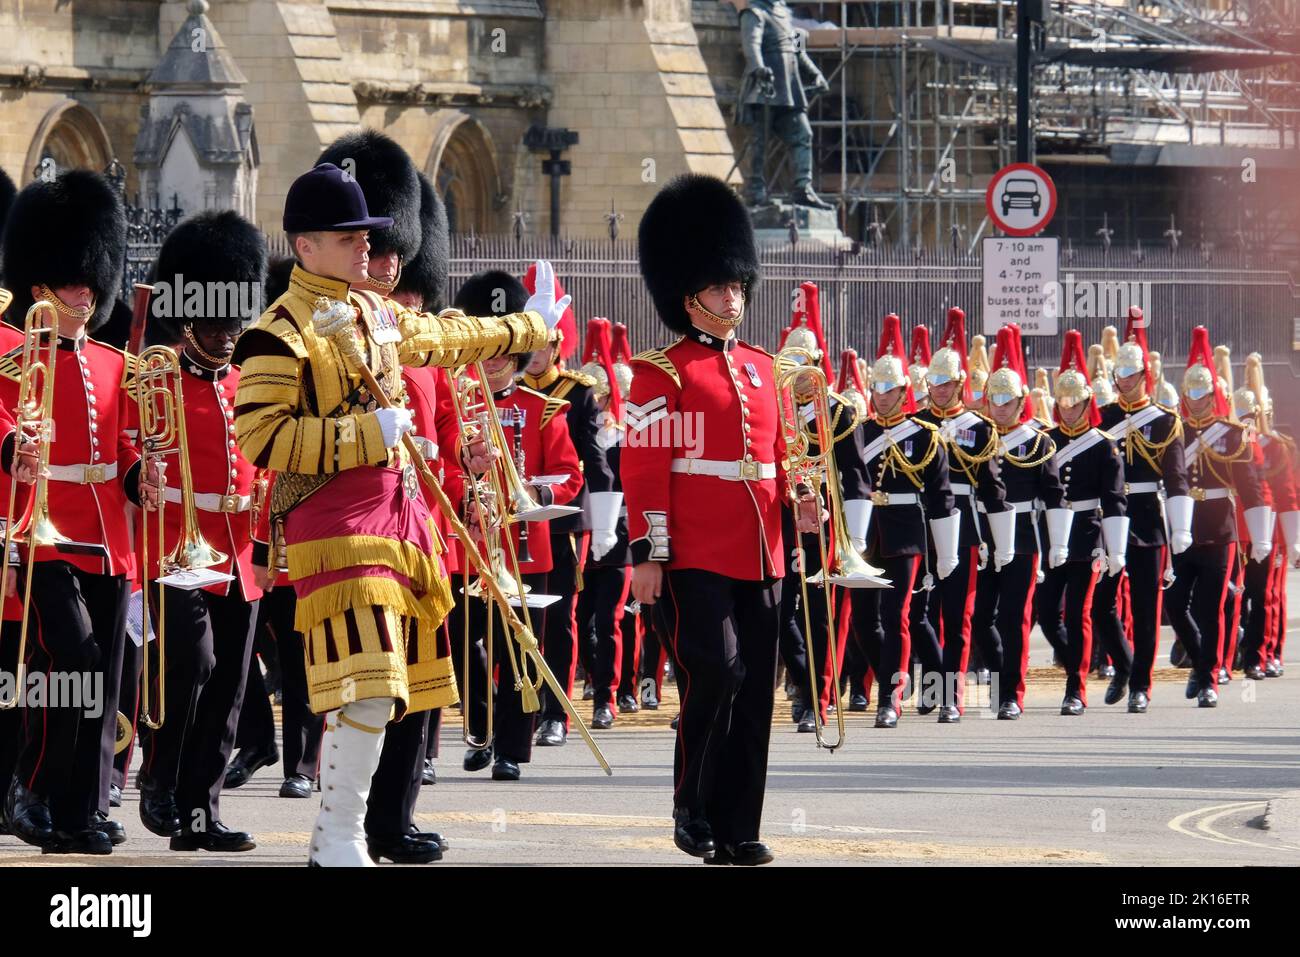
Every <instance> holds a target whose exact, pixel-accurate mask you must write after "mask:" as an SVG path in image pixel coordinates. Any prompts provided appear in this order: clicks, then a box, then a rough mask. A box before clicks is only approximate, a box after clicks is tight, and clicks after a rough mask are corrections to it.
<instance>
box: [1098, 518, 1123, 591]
mask: <svg viewBox="0 0 1300 957" xmlns="http://www.w3.org/2000/svg"><path fill="white" fill-rule="evenodd" d="M1128 527H1129V518H1128V516H1127V515H1112V516H1110V517H1108V518H1103V519H1102V520H1101V537H1102V540H1103V541H1104V542H1105V543H1106V570H1107V571H1108V572H1109V574H1110V577H1111V578H1114V577H1115V576H1116V575H1118V574H1119V573H1120V572H1122V571H1123V570H1124V559H1125V556H1126V555H1127V554H1128Z"/></svg>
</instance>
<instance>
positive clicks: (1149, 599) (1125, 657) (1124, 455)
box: [1092, 306, 1193, 714]
mask: <svg viewBox="0 0 1300 957" xmlns="http://www.w3.org/2000/svg"><path fill="white" fill-rule="evenodd" d="M1114 375H1115V387H1116V391H1117V392H1118V398H1117V399H1116V401H1115V402H1114V403H1112V404H1111V405H1108V406H1106V407H1105V408H1104V409H1102V411H1101V428H1102V429H1103V430H1105V431H1106V432H1107V433H1108V434H1109V435H1111V436H1112V437H1113V438H1114V439H1115V441H1116V442H1118V443H1119V449H1120V457H1121V459H1122V462H1123V466H1124V487H1125V491H1126V494H1127V497H1128V508H1127V511H1126V515H1127V517H1128V519H1129V529H1128V551H1127V553H1126V555H1125V562H1124V575H1122V576H1121V575H1115V576H1113V577H1112V576H1110V575H1106V576H1103V577H1101V578H1100V579H1099V580H1098V582H1097V585H1096V590H1095V591H1094V593H1093V604H1092V608H1093V628H1094V629H1095V630H1097V631H1098V632H1100V634H1101V639H1102V642H1103V643H1104V644H1105V647H1106V653H1107V654H1109V656H1110V660H1111V662H1112V663H1113V664H1114V666H1115V675H1114V677H1113V678H1112V679H1111V683H1110V687H1109V688H1107V689H1106V703H1107V704H1115V703H1116V702H1118V701H1119V700H1120V698H1122V697H1123V695H1124V687H1125V684H1126V683H1127V686H1128V710H1129V711H1130V712H1131V713H1133V714H1142V713H1144V712H1145V711H1146V710H1147V705H1148V704H1149V703H1150V698H1151V681H1152V673H1153V670H1154V668H1155V660H1156V652H1157V645H1158V643H1159V638H1160V610H1161V602H1162V599H1163V597H1164V591H1163V587H1164V586H1163V579H1164V577H1165V572H1166V570H1167V569H1169V570H1170V571H1171V572H1172V566H1171V565H1170V564H1169V563H1170V556H1169V553H1170V552H1172V553H1173V554H1174V555H1181V554H1182V553H1183V552H1184V551H1186V550H1187V547H1188V546H1189V545H1191V543H1192V505H1193V503H1192V500H1191V498H1190V497H1189V496H1188V494H1187V468H1186V465H1185V463H1184V460H1183V428H1182V421H1181V420H1180V419H1179V418H1178V416H1177V414H1175V413H1174V412H1173V411H1172V410H1171V409H1167V408H1164V407H1163V406H1161V405H1158V404H1156V403H1155V402H1154V401H1152V399H1151V390H1152V388H1153V387H1154V385H1155V378H1154V376H1153V374H1152V371H1151V363H1150V359H1149V356H1148V353H1147V335H1146V319H1145V318H1144V316H1143V314H1142V310H1141V308H1139V307H1138V306H1131V307H1129V311H1128V325H1127V326H1126V328H1125V330H1124V344H1123V345H1122V346H1120V347H1119V349H1118V351H1117V352H1116V354H1115V359H1114ZM1122 578H1127V580H1128V593H1129V602H1128V604H1129V608H1130V610H1131V614H1132V618H1133V628H1132V632H1131V634H1132V639H1133V652H1132V656H1131V658H1130V655H1129V650H1128V644H1127V643H1126V642H1125V640H1124V633H1125V631H1124V628H1123V625H1122V624H1121V621H1120V618H1119V614H1118V611H1117V604H1118V598H1119V594H1118V593H1119V590H1120V589H1119V584H1120V581H1121V579H1122Z"/></svg>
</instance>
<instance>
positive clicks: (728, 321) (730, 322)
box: [691, 295, 745, 329]
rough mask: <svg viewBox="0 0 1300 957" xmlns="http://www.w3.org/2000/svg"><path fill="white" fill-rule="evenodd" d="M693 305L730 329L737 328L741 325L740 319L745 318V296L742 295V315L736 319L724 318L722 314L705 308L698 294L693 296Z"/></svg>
mask: <svg viewBox="0 0 1300 957" xmlns="http://www.w3.org/2000/svg"><path fill="white" fill-rule="evenodd" d="M691 305H692V306H693V307H694V308H696V309H698V310H699V311H700V312H702V313H704V314H705V315H706V316H708V317H709V318H710V319H712V320H713V321H714V322H720V323H722V324H723V325H724V326H726V327H727V328H728V329H735V328H736V326H738V325H740V320H742V319H744V318H745V306H744V296H742V297H741V307H740V315H738V316H736V318H735V319H724V318H722V316H719V315H717V314H716V313H712V312H710V311H709V310H707V309H705V308H704V306H703V305H701V303H700V297H699V296H698V295H696V296H691Z"/></svg>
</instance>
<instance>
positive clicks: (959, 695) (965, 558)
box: [935, 548, 1002, 709]
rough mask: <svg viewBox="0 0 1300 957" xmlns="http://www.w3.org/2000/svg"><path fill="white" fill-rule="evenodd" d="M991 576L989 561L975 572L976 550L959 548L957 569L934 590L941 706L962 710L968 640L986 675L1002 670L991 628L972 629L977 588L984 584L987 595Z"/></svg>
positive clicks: (999, 651)
mask: <svg viewBox="0 0 1300 957" xmlns="http://www.w3.org/2000/svg"><path fill="white" fill-rule="evenodd" d="M993 574H994V572H993V560H992V559H989V562H988V564H987V565H986V566H985V568H984V570H983V571H980V570H979V549H978V548H959V549H958V550H957V567H956V568H955V569H954V570H953V573H952V574H951V575H949V576H948V577H947V578H945V579H944V580H943V581H941V582H940V583H939V585H938V587H937V588H936V589H935V591H936V592H938V593H939V605H940V608H941V610H942V620H943V632H942V636H943V641H942V647H943V703H944V704H945V705H946V706H949V707H951V706H953V705H956V706H957V708H958V709H961V708H962V700H963V697H964V695H965V691H966V666H967V664H968V661H969V658H970V646H971V636H972V632H973V633H974V638H975V640H976V641H977V642H978V643H979V649H980V652H981V653H982V654H983V655H984V667H986V668H988V669H989V671H1000V670H1001V669H1002V661H1001V658H1002V649H1001V648H1000V647H999V646H998V640H997V635H996V634H995V633H994V631H993V629H991V628H981V629H978V630H975V629H973V627H972V622H973V620H974V609H975V603H976V596H977V593H978V591H979V584H980V582H981V581H983V582H984V591H985V595H986V601H987V600H988V599H987V595H988V594H989V592H990V585H991V583H990V581H989V579H990V578H991V576H992V575H993Z"/></svg>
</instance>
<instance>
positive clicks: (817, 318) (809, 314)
mask: <svg viewBox="0 0 1300 957" xmlns="http://www.w3.org/2000/svg"><path fill="white" fill-rule="evenodd" d="M795 301H796V302H797V303H799V304H800V305H801V306H802V308H796V309H795V310H794V314H793V315H792V316H791V317H790V328H791V329H793V328H794V327H795V326H800V325H804V326H807V327H808V328H809V329H811V330H812V332H813V335H814V336H816V337H817V348H819V349H821V351H822V371H824V372H825V373H826V379H827V381H829V380H830V378H831V376H833V375H834V374H835V370H834V369H833V368H831V357H830V353H829V351H828V350H827V348H826V334H825V333H824V332H822V305H821V297H820V294H819V293H818V291H817V283H815V282H801V283H800V284H799V296H798V298H797V299H796V300H795ZM789 334H790V333H789V331H788V330H787V331H786V332H783V333H782V334H781V346H782V347H783V348H784V346H785V337H786V336H788V335H789ZM778 351H779V350H778Z"/></svg>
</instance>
